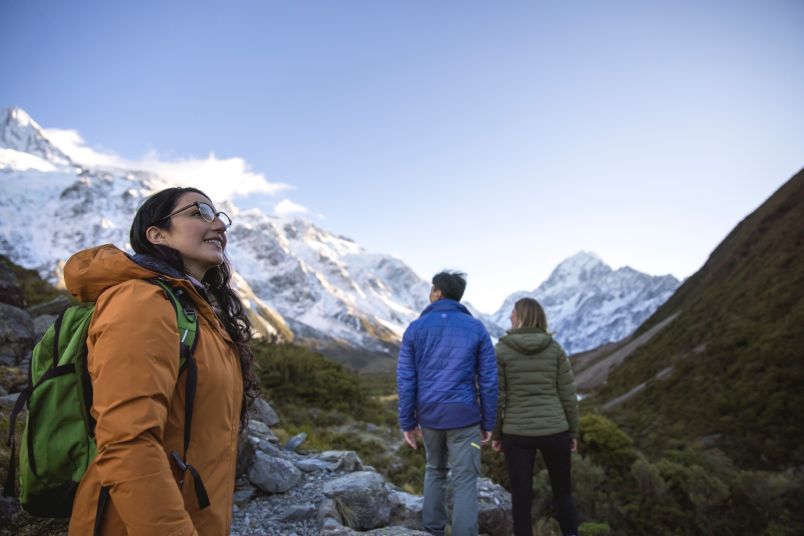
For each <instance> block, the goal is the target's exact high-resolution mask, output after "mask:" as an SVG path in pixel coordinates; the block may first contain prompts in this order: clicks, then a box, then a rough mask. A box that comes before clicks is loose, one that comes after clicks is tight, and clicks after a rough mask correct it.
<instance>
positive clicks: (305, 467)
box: [293, 458, 332, 473]
mask: <svg viewBox="0 0 804 536" xmlns="http://www.w3.org/2000/svg"><path fill="white" fill-rule="evenodd" d="M293 463H294V464H295V465H296V467H298V468H299V469H301V470H302V471H304V472H305V473H312V472H315V471H326V470H328V469H329V468H330V466H331V465H332V464H331V463H329V462H325V461H323V460H318V459H316V458H303V459H301V460H296V461H294V462H293Z"/></svg>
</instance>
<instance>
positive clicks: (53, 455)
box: [4, 279, 209, 527]
mask: <svg viewBox="0 0 804 536" xmlns="http://www.w3.org/2000/svg"><path fill="white" fill-rule="evenodd" d="M149 282H151V283H153V284H156V285H159V286H160V287H162V289H163V291H164V293H165V297H166V298H167V299H168V300H169V301H170V302H171V303H172V304H173V307H174V308H175V310H176V319H177V321H178V326H179V336H180V341H179V348H180V354H179V360H180V369H179V374H182V373H183V372H184V371H185V370H186V371H187V375H188V376H187V382H186V385H187V393H186V398H185V400H186V401H187V403H186V413H185V423H184V456H179V454H178V453H177V452H175V451H174V452H172V453H171V454H170V457H171V459H172V460H173V461H174V462H175V463H176V464H177V466H178V467H179V470H180V471H181V472H182V473H184V472H185V471H190V472H191V474H192V476H193V479H194V481H195V489H196V494H197V495H198V501H199V506H200V507H201V508H205V507H206V506H209V498H208V497H207V494H206V490H205V489H204V485H203V483H202V482H201V477H200V475H198V472H197V471H196V470H195V468H193V467H192V466H191V465H190V464H188V463H187V462H186V453H187V447H188V445H189V441H190V426H191V423H192V411H193V401H194V399H195V387H196V383H197V377H198V371H197V368H196V364H195V360H194V359H193V350H194V349H195V344H196V342H197V341H198V337H197V331H198V320H197V318H196V312H195V309H193V307H192V305H191V304H192V302H191V301H190V300H189V299H185V292H184V291H183V290H181V289H174V288H172V287H171V286H170V285H169V284H168V283H167V282H166V281H164V280H162V279H151V280H149ZM94 312H95V304H94V303H83V304H79V305H73V306H71V307H69V308H67V310H65V311H64V312H63V313H62V314H61V315H60V316H59V317H58V319H57V320H56V322H55V323H54V324H53V325H52V326H50V327H49V328H48V329H47V331H46V332H45V334H44V335H43V336H42V339H41V340H40V341H39V342H38V343H37V344H36V346H34V349H33V354H32V356H31V363H30V370H29V373H28V386H27V387H26V388H25V389H24V390H23V391H22V393H20V395H19V398H18V399H17V401H16V404H15V405H14V409H13V410H12V412H11V417H10V419H9V433H8V444H9V446H10V447H11V457H10V459H9V470H8V478H7V479H6V483H5V486H4V494H5V495H6V496H7V497H8V496H12V495H14V487H15V480H16V478H15V464H14V452H15V442H14V428H15V423H16V420H17V416H18V415H19V413H20V411H22V408H23V406H24V405H25V404H26V402H27V406H28V416H27V419H26V422H25V431H24V432H23V435H22V440H21V442H20V456H19V468H20V475H19V485H20V493H19V499H20V504H21V505H22V508H23V509H24V510H26V511H27V512H29V513H30V514H33V515H35V516H39V517H61V518H65V517H70V513H71V511H72V505H73V498H74V496H75V492H76V490H77V489H78V484H79V483H80V482H81V478H82V477H83V475H84V473H85V472H86V470H87V468H88V467H89V464H90V463H91V462H92V460H93V459H94V458H95V455H96V453H97V449H96V446H95V421H94V419H93V418H92V415H91V413H90V408H91V407H92V384H91V382H90V377H89V371H88V369H87V359H86V357H87V344H86V340H87V331H88V329H89V324H90V322H91V321H92V315H93V313H94ZM108 499H109V492H108V489H106V488H104V489H103V490H102V491H101V496H100V497H99V498H98V512H99V515H98V519H97V520H96V527H98V526H99V525H100V517H101V515H100V514H102V512H103V510H105V507H106V504H107V503H108Z"/></svg>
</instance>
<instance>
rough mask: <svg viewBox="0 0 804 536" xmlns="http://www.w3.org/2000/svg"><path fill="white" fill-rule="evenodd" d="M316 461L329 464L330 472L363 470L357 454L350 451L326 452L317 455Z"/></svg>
mask: <svg viewBox="0 0 804 536" xmlns="http://www.w3.org/2000/svg"><path fill="white" fill-rule="evenodd" d="M318 459H320V460H323V461H325V462H329V463H330V466H329V470H330V471H346V472H352V471H362V470H363V469H365V467H364V466H363V462H362V461H361V460H360V457H359V456H358V455H357V453H355V452H353V451H351V450H327V451H324V452H322V453H321V454H319V455H318Z"/></svg>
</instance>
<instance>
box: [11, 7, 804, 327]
mask: <svg viewBox="0 0 804 536" xmlns="http://www.w3.org/2000/svg"><path fill="white" fill-rule="evenodd" d="M115 4H117V5H115ZM121 5H122V4H119V3H113V2H82V1H72V2H56V1H52V2H42V1H37V0H27V1H21V0H5V1H4V2H2V3H0V28H2V31H0V65H2V72H3V74H2V83H0V106H9V105H16V106H21V107H22V108H24V109H25V110H26V111H27V112H28V113H29V114H30V115H31V116H32V117H33V118H34V119H35V120H36V121H37V122H38V123H40V124H41V125H43V126H44V127H47V128H62V129H73V130H75V131H77V132H78V133H80V136H81V137H82V138H83V140H84V142H85V143H86V144H87V145H88V146H90V147H92V148H94V149H97V150H99V151H106V152H111V153H114V154H116V155H120V156H121V157H125V158H127V159H129V160H137V159H141V158H144V157H145V155H150V157H151V158H153V157H154V155H157V156H158V158H159V159H160V160H161V161H165V162H171V161H176V162H181V161H183V160H186V159H193V158H195V159H204V158H207V157H208V155H210V154H214V155H215V157H216V158H218V159H234V158H237V159H241V160H242V162H243V163H244V164H243V165H244V166H245V167H246V168H247V170H248V171H249V172H250V173H251V174H252V176H253V175H256V176H258V177H259V180H264V181H267V182H269V183H284V184H287V185H289V186H290V187H291V188H290V189H285V190H282V191H276V192H273V193H270V194H269V193H252V194H250V195H247V196H245V197H242V196H241V197H239V198H237V199H236V202H237V203H238V204H239V205H242V206H258V207H260V208H262V209H264V210H265V211H266V212H271V211H273V210H274V207H275V206H276V205H277V204H278V203H280V202H283V203H284V205H283V206H284V207H288V206H293V205H289V203H294V204H297V205H299V206H302V207H305V208H306V209H307V210H308V212H307V213H300V215H301V216H302V217H305V218H308V219H311V220H312V221H314V222H316V223H317V224H318V225H320V226H322V227H324V228H325V229H327V230H330V231H333V232H336V233H339V234H343V235H346V236H349V237H351V238H353V239H354V240H356V241H357V242H358V243H360V244H361V245H363V246H364V247H365V248H367V249H368V250H370V251H376V252H384V253H392V254H394V255H397V256H399V257H400V258H402V259H403V260H405V261H406V262H408V263H409V264H410V265H411V266H412V267H413V268H414V269H415V270H416V271H417V273H419V275H421V276H423V277H425V278H429V277H430V276H431V275H432V273H434V272H435V271H437V270H439V269H441V268H445V267H449V268H459V269H463V270H464V271H466V272H468V274H469V287H468V289H467V294H466V299H467V300H469V301H471V302H472V303H473V304H475V305H476V306H477V307H479V308H480V309H481V310H484V311H487V312H493V311H494V310H496V309H497V308H498V307H499V306H500V305H501V303H502V301H503V299H504V298H505V297H506V296H507V295H508V294H509V293H511V292H513V291H516V290H523V289H533V288H535V287H536V286H537V285H538V284H539V283H540V282H541V281H543V280H544V279H545V278H546V277H547V276H548V275H549V272H550V271H551V270H552V268H554V267H555V265H556V264H557V263H558V262H560V261H561V260H562V259H564V258H566V257H568V256H570V255H572V254H574V253H576V252H577V251H579V250H588V251H594V252H596V253H597V254H598V255H600V256H601V257H602V258H603V260H604V261H606V262H607V263H609V264H610V265H612V266H613V267H615V268H617V267H619V266H622V265H626V264H627V265H630V266H632V267H634V268H636V269H638V270H642V271H646V272H649V273H654V274H665V273H672V274H674V275H676V276H677V277H679V278H682V277H686V276H688V275H690V274H692V273H693V272H694V271H695V270H697V269H698V268H699V267H700V266H701V265H702V264H703V262H704V261H705V260H706V258H707V256H708V255H709V253H710V252H711V251H712V250H713V249H714V247H715V246H716V245H717V244H718V243H719V242H720V241H721V240H722V239H723V238H724V237H725V235H726V234H727V233H728V232H729V231H730V230H731V229H732V228H733V227H734V226H735V225H736V224H737V223H738V222H739V221H740V219H742V218H743V217H745V216H746V215H747V214H748V213H749V212H751V211H752V210H753V209H755V208H756V207H757V206H759V205H760V204H761V203H762V202H763V201H764V200H765V199H766V198H767V197H768V196H769V195H771V194H772V193H773V192H774V191H775V190H776V189H777V188H778V187H779V186H781V185H782V184H783V183H784V182H785V181H786V180H787V179H789V178H790V177H791V176H792V175H793V174H794V173H796V172H797V171H799V170H800V169H801V168H802V167H804V99H803V98H802V95H804V32H802V31H801V28H804V3H802V2H801V1H796V0H791V1H775V0H774V1H769V2H759V1H750V2H749V1H707V2H700V1H698V2H686V1H674V2H647V1H646V2H621V1H614V2H600V1H583V2H576V1H573V2H537V1H529V2H475V1H465V2H447V1H438V2H435V1H433V2H420V1H369V0H366V1H354V0H341V1H316V2H311V1H298V2H280V1H260V2H237V1H228V2H189V1H181V2H180V1H164V2H156V1H143V2H137V3H136V4H134V3H131V4H129V5H128V6H127V7H125V8H123V7H121ZM228 179H229V180H230V181H231V180H234V179H232V178H228ZM222 180H223V181H227V177H222ZM259 190H260V188H250V187H244V188H243V189H242V191H246V192H249V191H252V192H258V191H259ZM263 190H264V189H263Z"/></svg>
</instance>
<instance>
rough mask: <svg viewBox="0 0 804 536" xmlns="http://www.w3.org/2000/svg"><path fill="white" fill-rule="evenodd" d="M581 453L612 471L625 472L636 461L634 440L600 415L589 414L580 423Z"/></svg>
mask: <svg viewBox="0 0 804 536" xmlns="http://www.w3.org/2000/svg"><path fill="white" fill-rule="evenodd" d="M580 430H581V432H580V448H581V452H583V453H584V454H585V455H587V456H589V457H590V458H591V459H592V461H593V462H594V463H595V464H597V465H601V466H603V467H607V468H610V469H618V470H625V469H628V468H629V467H630V466H631V464H632V463H633V462H634V461H635V460H636V458H637V453H636V449H635V448H634V442H633V440H632V439H631V438H630V437H629V436H628V435H627V434H626V433H625V432H623V431H622V430H621V429H620V428H619V427H618V426H617V425H616V424H615V423H614V422H613V421H611V420H609V419H607V418H606V417H603V416H602V415H598V414H594V413H592V414H587V415H584V416H582V417H581V421H580Z"/></svg>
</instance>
